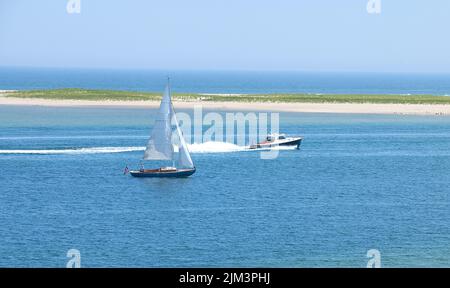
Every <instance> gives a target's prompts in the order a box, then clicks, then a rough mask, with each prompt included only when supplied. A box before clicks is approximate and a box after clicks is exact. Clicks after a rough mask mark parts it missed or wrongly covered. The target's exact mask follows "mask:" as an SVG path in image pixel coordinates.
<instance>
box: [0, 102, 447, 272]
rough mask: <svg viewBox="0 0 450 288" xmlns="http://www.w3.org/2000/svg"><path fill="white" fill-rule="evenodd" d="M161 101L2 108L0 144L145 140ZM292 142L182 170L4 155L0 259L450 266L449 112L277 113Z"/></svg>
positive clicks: (103, 159)
mask: <svg viewBox="0 0 450 288" xmlns="http://www.w3.org/2000/svg"><path fill="white" fill-rule="evenodd" d="M154 114H155V111H153V110H145V109H113V108H107V109H98V108H44V107H12V106H0V150H11V149H16V150H39V151H45V150H51V149H60V150H68V151H70V149H76V148H92V147H139V146H143V145H144V144H145V142H146V140H147V136H148V135H149V130H150V128H151V124H152V119H153V117H154ZM280 120H281V130H282V131H283V132H286V133H288V134H294V135H303V136H304V137H305V140H304V143H303V144H302V148H301V150H300V151H296V150H286V151H280V154H279V157H278V158H276V159H274V160H261V159H260V157H259V156H260V154H259V152H254V151H253V152H244V151H241V152H228V153H193V154H192V158H193V160H194V162H195V163H196V166H197V169H198V170H197V173H196V174H194V175H193V176H192V177H190V178H187V179H137V178H132V177H130V176H129V175H123V168H124V166H125V165H126V164H128V165H130V166H131V165H134V166H136V164H137V163H138V161H139V159H140V157H141V156H142V152H141V151H133V152H123V153H95V152H92V151H90V152H89V153H87V152H86V153H72V152H68V153H67V154H43V155H41V154H33V153H28V154H11V153H5V151H3V153H0V171H1V173H0V235H1V236H0V266H2V267H3V266H8V267H9V266H21V267H22V266H24V267H25V266H26V267H29V266H31V267H35V266H39V267H40V266H45V267H64V266H65V264H66V262H67V260H68V259H67V258H66V253H67V251H68V250H69V249H71V248H75V249H78V250H79V251H80V252H81V265H82V266H83V267H105V266H106V267H117V266H127V267H143V266H150V267H155V266H157V267H161V266H162V267H178V266H183V267H184V266H208V267H209V266H251V267H256V266H258V267H260V266H264V267H265V266H269V267H310V266H312V267H330V266H338V267H342V266H344V267H348V266H350V267H365V265H366V263H367V260H368V259H367V258H366V252H367V250H369V249H378V250H379V251H380V252H381V261H382V266H384V267H392V266H394V267H398V266H403V267H404V266H406V267H418V266H433V267H441V266H445V267H449V266H450V245H449V244H450V225H449V223H450V213H449V212H450V197H449V193H450V188H449V187H450V185H449V184H450V174H449V171H450V145H449V144H450V117H440V116H430V117H428V116H420V117H416V116H388V115H344V114H340V115H338V114H336V115H335V114H296V113H285V114H281V119H280Z"/></svg>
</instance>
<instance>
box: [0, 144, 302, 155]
mask: <svg viewBox="0 0 450 288" xmlns="http://www.w3.org/2000/svg"><path fill="white" fill-rule="evenodd" d="M295 148H296V147H292V146H291V147H289V146H278V147H272V148H260V149H251V150H250V149H249V147H248V146H239V145H236V144H232V143H227V142H214V141H210V142H205V143H193V144H188V149H189V151H190V152H191V153H193V154H203V153H230V152H241V151H264V150H292V149H295ZM144 150H145V147H86V148H70V149H42V150H37V149H33V150H0V154H37V155H59V154H68V155H81V154H106V153H125V152H135V151H144ZM174 151H175V152H178V147H177V146H174Z"/></svg>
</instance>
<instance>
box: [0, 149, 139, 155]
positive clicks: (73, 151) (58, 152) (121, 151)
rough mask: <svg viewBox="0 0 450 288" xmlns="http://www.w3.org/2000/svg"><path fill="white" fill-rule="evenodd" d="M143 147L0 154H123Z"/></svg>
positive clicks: (0, 152)
mask: <svg viewBox="0 0 450 288" xmlns="http://www.w3.org/2000/svg"><path fill="white" fill-rule="evenodd" d="M144 149H145V148H144V147H91V148H72V149H43V150H0V154H40V155H53V154H73V155H77V154H104V153H123V152H133V151H144Z"/></svg>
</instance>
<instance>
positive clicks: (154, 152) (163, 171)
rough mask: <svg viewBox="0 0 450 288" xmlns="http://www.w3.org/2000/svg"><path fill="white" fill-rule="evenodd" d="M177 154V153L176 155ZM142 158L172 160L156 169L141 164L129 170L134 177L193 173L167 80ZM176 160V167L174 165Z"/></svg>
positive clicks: (192, 164) (174, 175) (176, 175)
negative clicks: (174, 140) (176, 144)
mask: <svg viewBox="0 0 450 288" xmlns="http://www.w3.org/2000/svg"><path fill="white" fill-rule="evenodd" d="M172 119H173V120H174V122H175V126H176V129H175V133H176V135H177V136H178V138H179V148H178V153H175V151H174V143H173V142H172V141H173V137H172V136H173V134H174V131H172V124H171V122H172ZM177 154H178V155H177ZM143 159H144V160H150V161H151V160H154V161H157V160H159V161H160V160H166V161H172V166H167V167H160V168H156V169H145V168H144V166H143V165H142V167H141V169H139V170H134V171H130V174H131V175H132V176H134V177H188V176H191V175H192V174H194V173H195V166H194V163H193V162H192V158H191V155H190V154H189V150H188V148H187V144H186V141H185V140H184V137H183V134H182V132H181V129H180V126H179V125H178V120H177V118H176V114H175V110H174V108H173V104H172V99H171V96H170V83H169V81H168V82H167V86H166V89H165V91H164V95H163V98H162V100H161V104H160V106H159V110H158V114H157V116H156V121H155V125H154V126H153V130H152V133H151V135H150V139H149V141H148V143H147V147H146V149H145V152H144V158H143ZM175 162H178V163H177V164H178V167H176V166H175Z"/></svg>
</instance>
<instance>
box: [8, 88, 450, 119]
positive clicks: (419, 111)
mask: <svg viewBox="0 0 450 288" xmlns="http://www.w3.org/2000/svg"><path fill="white" fill-rule="evenodd" d="M5 93H6V91H0V105H19V106H46V107H105V108H108V107H111V108H119V107H124V108H156V107H158V106H159V102H156V101H90V100H51V99H25V98H13V97H4V96H2V95H1V94H5ZM174 105H175V107H176V108H178V109H192V108H194V107H195V106H202V107H203V109H208V110H228V111H273V112H303V113H351V114H399V115H450V105H438V104H371V103H243V102H210V101H204V102H203V101H190V102H179V101H178V102H177V101H174Z"/></svg>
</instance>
